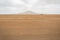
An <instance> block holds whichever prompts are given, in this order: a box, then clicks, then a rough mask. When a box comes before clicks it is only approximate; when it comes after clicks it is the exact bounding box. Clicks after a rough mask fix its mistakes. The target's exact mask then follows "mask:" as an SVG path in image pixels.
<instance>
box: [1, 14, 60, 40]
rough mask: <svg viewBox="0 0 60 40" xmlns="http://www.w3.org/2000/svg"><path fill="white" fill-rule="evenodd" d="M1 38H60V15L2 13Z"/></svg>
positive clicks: (17, 39) (4, 39) (5, 39)
mask: <svg viewBox="0 0 60 40" xmlns="http://www.w3.org/2000/svg"><path fill="white" fill-rule="evenodd" d="M0 40H60V15H0Z"/></svg>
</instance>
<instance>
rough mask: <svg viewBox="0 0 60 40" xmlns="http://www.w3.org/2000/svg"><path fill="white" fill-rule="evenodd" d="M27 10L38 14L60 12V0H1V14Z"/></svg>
mask: <svg viewBox="0 0 60 40" xmlns="http://www.w3.org/2000/svg"><path fill="white" fill-rule="evenodd" d="M27 11H32V12H34V13H38V14H40V13H43V14H45V13H46V14H48V13H49V14H52V13H55V14H57V13H58V14H59V13H60V0H0V14H8V13H9V14H16V13H24V12H27Z"/></svg>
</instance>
